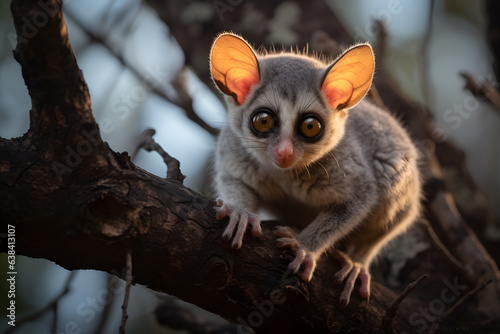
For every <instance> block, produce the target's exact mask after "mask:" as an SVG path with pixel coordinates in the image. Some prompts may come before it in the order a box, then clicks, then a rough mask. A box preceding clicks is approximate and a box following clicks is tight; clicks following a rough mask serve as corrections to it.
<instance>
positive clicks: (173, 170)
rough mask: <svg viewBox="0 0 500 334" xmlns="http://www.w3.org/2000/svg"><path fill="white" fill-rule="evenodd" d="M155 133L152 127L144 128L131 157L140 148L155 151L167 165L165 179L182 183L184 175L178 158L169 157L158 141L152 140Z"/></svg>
mask: <svg viewBox="0 0 500 334" xmlns="http://www.w3.org/2000/svg"><path fill="white" fill-rule="evenodd" d="M155 133H156V131H155V130H154V129H146V130H145V131H144V132H143V133H142V135H141V140H140V142H139V146H138V147H137V149H136V151H135V152H134V154H133V157H135V155H136V154H137V151H138V150H139V149H140V148H143V149H145V150H146V151H148V152H151V151H156V152H157V153H158V154H159V155H160V156H161V157H162V158H163V161H164V162H165V165H167V179H171V180H175V181H178V182H179V183H181V184H182V183H183V182H184V179H185V178H186V176H185V175H183V174H182V173H181V169H180V165H181V164H180V162H179V160H177V159H175V158H173V157H171V156H170V155H169V154H168V153H167V152H165V151H164V150H163V148H162V147H161V146H160V145H159V144H158V143H156V142H155V141H154V139H153V136H154V134H155Z"/></svg>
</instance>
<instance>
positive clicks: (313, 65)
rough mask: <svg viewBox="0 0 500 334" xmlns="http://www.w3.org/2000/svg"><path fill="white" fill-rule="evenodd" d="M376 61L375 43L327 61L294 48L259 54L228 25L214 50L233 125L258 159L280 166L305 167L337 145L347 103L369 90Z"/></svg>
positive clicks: (214, 73) (350, 104) (214, 71)
mask: <svg viewBox="0 0 500 334" xmlns="http://www.w3.org/2000/svg"><path fill="white" fill-rule="evenodd" d="M374 66H375V63H374V57H373V52H372V48H371V47H370V45H369V44H359V45H356V46H354V47H352V48H350V49H348V50H347V51H345V52H344V53H343V54H342V55H341V56H340V57H338V58H337V59H336V60H335V61H334V62H333V63H332V64H325V63H323V62H321V61H319V60H317V59H315V58H312V57H308V56H304V55H298V54H294V53H278V54H257V53H256V52H255V51H254V49H253V48H252V47H251V46H250V45H249V44H248V43H247V42H246V41H245V40H244V39H242V38H241V37H239V36H236V35H234V34H230V33H224V34H221V35H220V36H219V37H217V39H216V40H215V42H214V44H213V46H212V50H211V53H210V70H211V73H212V78H213V80H214V82H215V84H216V85H217V87H218V88H219V89H220V90H221V92H222V93H224V94H225V95H226V102H227V109H228V117H229V127H230V128H231V130H232V131H233V132H234V133H236V134H239V135H240V138H241V139H242V143H243V145H244V147H245V148H246V149H247V151H248V152H249V153H250V154H252V156H253V157H254V158H255V159H256V160H257V161H258V162H259V163H261V164H262V165H263V166H269V165H272V166H274V167H275V168H277V169H301V168H304V167H306V166H308V165H310V164H312V163H314V162H315V161H317V160H318V159H320V158H322V157H323V156H324V155H325V154H327V153H328V152H330V151H331V150H332V149H333V148H334V147H335V145H337V143H338V142H339V141H340V140H341V139H342V137H343V135H344V125H345V121H346V118H347V110H348V109H349V108H352V107H353V106H354V105H356V104H357V103H358V102H359V101H360V100H361V99H362V98H363V97H364V96H365V94H366V93H367V91H368V90H369V88H370V86H371V82H372V78H373V71H374Z"/></svg>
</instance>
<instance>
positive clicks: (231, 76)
mask: <svg viewBox="0 0 500 334" xmlns="http://www.w3.org/2000/svg"><path fill="white" fill-rule="evenodd" d="M210 71H211V72H212V78H213V79H214V81H215V84H216V85H217V87H219V89H220V90H221V91H222V92H223V93H224V94H226V95H229V96H232V97H233V98H234V99H235V101H236V102H237V103H238V104H242V103H243V102H245V100H246V98H247V95H248V92H249V91H250V87H252V85H254V84H256V83H258V82H259V81H260V78H259V64H258V62H257V57H256V56H255V53H254V51H253V49H252V47H251V46H250V45H248V43H247V42H246V41H245V40H243V39H242V38H240V37H238V36H236V35H233V34H222V35H220V36H219V37H217V39H216V40H215V42H214V44H213V46H212V51H211V52H210Z"/></svg>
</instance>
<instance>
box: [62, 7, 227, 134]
mask: <svg viewBox="0 0 500 334" xmlns="http://www.w3.org/2000/svg"><path fill="white" fill-rule="evenodd" d="M65 15H66V16H67V17H68V18H69V19H70V20H71V21H73V22H74V23H75V24H76V25H78V27H79V28H80V29H82V31H84V32H85V34H87V36H89V38H90V39H91V40H92V41H94V42H96V43H99V44H101V45H102V46H104V47H105V48H106V49H107V50H108V51H109V52H110V53H111V54H112V55H113V56H114V57H115V58H116V59H117V60H118V61H119V62H120V63H121V64H122V65H123V66H124V67H126V68H127V69H128V70H130V71H131V72H132V74H133V75H134V76H135V77H137V78H138V79H139V80H140V81H141V82H143V83H144V84H145V85H146V86H147V87H148V89H149V90H150V91H151V92H153V93H155V94H156V95H158V96H159V97H161V98H162V99H164V100H166V101H168V102H169V103H172V104H174V105H176V106H178V107H179V108H181V109H183V110H184V111H185V113H186V116H187V117H188V118H189V119H190V120H191V121H193V122H194V123H196V124H198V125H199V126H200V127H201V128H202V129H204V130H205V131H207V132H208V133H210V134H211V135H213V136H217V135H218V134H219V130H218V129H216V128H213V127H212V126H210V125H208V124H207V123H206V122H205V121H204V120H203V119H201V118H200V117H199V116H198V115H197V114H196V112H195V111H194V108H193V99H192V98H191V96H190V95H189V94H187V91H186V90H185V89H182V86H181V85H179V84H178V83H176V81H178V80H179V79H178V77H177V78H176V79H175V80H174V82H172V86H173V88H174V89H175V90H176V93H177V94H178V95H179V101H175V100H174V99H171V98H170V97H169V96H168V95H167V94H166V93H165V92H164V91H163V90H161V89H159V88H158V86H159V85H158V84H155V85H153V84H151V82H150V81H151V79H150V78H149V77H148V76H147V75H144V74H142V73H141V71H139V70H138V69H136V68H135V67H134V66H133V65H132V64H130V63H128V62H127V61H126V60H125V58H123V57H122V56H121V55H120V54H119V53H118V52H117V51H116V50H115V49H114V48H112V47H111V46H110V45H109V44H108V43H107V42H106V41H105V40H104V38H102V37H100V36H98V35H96V34H94V33H93V32H92V31H90V30H89V29H87V28H86V27H85V25H84V24H83V23H82V22H80V21H79V20H78V19H77V18H75V17H74V16H73V15H72V14H71V13H70V12H69V11H67V10H66V11H65ZM184 70H185V68H183V69H182V70H181V71H180V73H179V75H182V72H183V71H184ZM181 96H182V97H181Z"/></svg>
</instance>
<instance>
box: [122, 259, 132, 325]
mask: <svg viewBox="0 0 500 334" xmlns="http://www.w3.org/2000/svg"><path fill="white" fill-rule="evenodd" d="M126 265H127V269H126V270H127V272H126V274H125V279H126V281H127V285H126V286H125V295H124V296H123V305H122V322H121V324H120V330H119V333H120V334H125V325H126V324H127V319H128V315H127V307H128V300H129V297H130V286H131V285H132V251H128V252H127V260H126Z"/></svg>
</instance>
